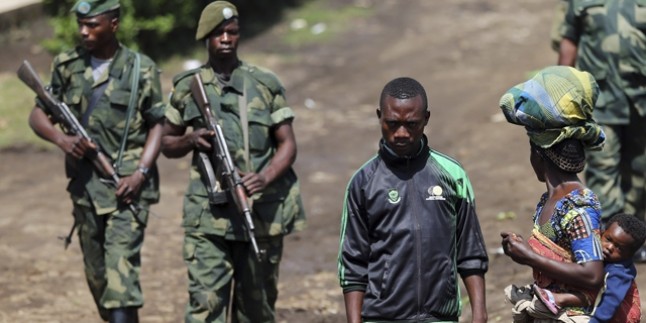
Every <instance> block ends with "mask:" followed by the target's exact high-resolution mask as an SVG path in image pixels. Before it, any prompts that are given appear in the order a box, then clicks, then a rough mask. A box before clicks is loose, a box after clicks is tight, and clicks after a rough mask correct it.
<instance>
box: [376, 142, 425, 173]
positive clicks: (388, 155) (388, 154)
mask: <svg viewBox="0 0 646 323" xmlns="http://www.w3.org/2000/svg"><path fill="white" fill-rule="evenodd" d="M421 142H422V144H421V145H420V148H419V150H418V151H417V153H416V154H415V155H413V156H399V155H397V154H396V153H395V152H393V151H392V150H391V149H390V148H388V146H387V145H386V141H385V140H384V139H383V138H382V139H381V140H380V141H379V156H380V157H381V158H382V159H383V160H384V162H385V163H386V164H388V165H389V166H393V167H398V166H404V167H409V166H412V165H416V164H418V163H423V164H425V163H426V160H427V159H428V156H429V151H430V148H429V147H428V138H426V135H423V136H422V139H421Z"/></svg>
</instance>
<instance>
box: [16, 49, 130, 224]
mask: <svg viewBox="0 0 646 323" xmlns="http://www.w3.org/2000/svg"><path fill="white" fill-rule="evenodd" d="M17 74H18V78H20V80H21V81H23V82H24V83H25V84H26V85H27V86H28V87H29V88H30V89H32V91H34V92H35V93H36V96H38V98H39V99H40V101H41V102H42V103H43V104H44V105H45V106H46V108H47V109H48V110H49V111H50V112H51V113H52V116H53V118H54V119H55V120H56V121H57V122H59V123H60V124H61V125H62V127H63V129H64V131H65V132H66V133H67V134H71V135H78V136H81V137H82V138H85V139H86V140H87V141H90V142H91V141H92V138H90V136H89V135H88V134H87V132H86V131H85V129H84V128H83V126H81V124H80V123H79V121H78V119H76V117H75V116H74V115H73V114H72V112H71V111H70V108H69V107H68V106H67V105H66V104H65V103H64V102H60V101H58V100H57V99H56V98H54V96H52V94H51V93H50V92H49V91H48V90H47V88H45V86H44V85H43V82H42V81H41V80H40V77H39V76H38V74H36V71H34V68H33V67H32V66H31V64H29V62H28V61H23V62H22V64H21V65H20V68H18V72H17ZM87 157H88V158H89V159H90V160H91V161H92V164H93V165H94V167H95V168H96V169H97V170H98V171H99V172H100V173H101V177H103V178H104V179H107V180H106V181H105V182H107V183H108V184H109V185H110V186H112V187H114V188H117V185H118V184H119V175H118V174H117V172H116V171H115V170H114V167H112V163H110V160H109V158H108V157H107V156H106V155H105V154H104V153H103V152H102V151H101V149H100V148H97V150H96V151H95V152H94V153H92V154H90V155H89V156H87ZM128 207H129V208H130V210H131V211H132V212H133V213H135V214H136V213H138V207H137V206H136V205H135V204H133V203H130V204H128ZM72 230H73V229H72Z"/></svg>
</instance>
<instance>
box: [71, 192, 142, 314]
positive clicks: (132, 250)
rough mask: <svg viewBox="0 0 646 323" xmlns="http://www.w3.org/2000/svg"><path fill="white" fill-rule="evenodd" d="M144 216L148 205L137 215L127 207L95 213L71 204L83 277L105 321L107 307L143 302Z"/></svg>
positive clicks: (134, 304) (140, 303)
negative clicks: (82, 265)
mask: <svg viewBox="0 0 646 323" xmlns="http://www.w3.org/2000/svg"><path fill="white" fill-rule="evenodd" d="M147 215H148V208H147V207H146V208H144V209H142V210H140V211H139V213H138V214H137V215H135V214H133V213H132V211H130V210H129V209H127V208H125V209H122V210H117V211H114V212H112V213H109V214H103V215H97V214H96V213H95V212H94V209H93V208H90V207H86V206H81V205H74V218H75V221H76V225H77V230H78V237H79V241H80V244H81V250H82V251H83V263H84V265H85V277H86V279H87V282H88V285H89V287H90V292H91V293H92V296H93V297H94V302H95V303H96V305H97V307H98V309H99V314H100V315H101V318H103V319H104V320H106V321H107V319H108V310H109V309H113V308H121V307H141V306H143V304H144V301H143V295H142V292H141V285H140V282H139V272H140V269H141V247H142V245H143V242H144V229H145V225H146V220H147Z"/></svg>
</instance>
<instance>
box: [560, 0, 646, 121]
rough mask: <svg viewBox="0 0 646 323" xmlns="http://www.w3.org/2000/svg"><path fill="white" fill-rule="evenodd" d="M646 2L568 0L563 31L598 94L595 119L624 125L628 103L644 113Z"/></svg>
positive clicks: (580, 65)
mask: <svg viewBox="0 0 646 323" xmlns="http://www.w3.org/2000/svg"><path fill="white" fill-rule="evenodd" d="M645 32H646V0H571V3H570V6H569V7H568V10H567V13H566V15H565V23H564V24H563V27H562V28H561V34H562V35H563V37H566V38H568V39H570V40H572V41H574V42H575V43H577V44H578V53H577V60H576V62H577V68H579V69H581V70H584V71H588V72H590V73H591V74H592V75H593V76H594V77H595V79H596V80H597V82H598V84H599V87H600V89H601V94H600V95H599V99H598V100H597V104H596V107H595V111H594V114H595V118H596V119H597V121H599V122H602V123H607V124H627V123H628V121H629V116H630V102H632V103H634V104H635V106H636V108H637V111H638V112H639V113H640V114H641V115H642V116H644V115H646V35H645V34H644V33H645Z"/></svg>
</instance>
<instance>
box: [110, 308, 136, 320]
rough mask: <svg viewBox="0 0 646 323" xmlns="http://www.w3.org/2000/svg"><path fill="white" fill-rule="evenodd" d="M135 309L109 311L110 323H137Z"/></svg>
mask: <svg viewBox="0 0 646 323" xmlns="http://www.w3.org/2000/svg"><path fill="white" fill-rule="evenodd" d="M137 310H138V309H137V308H136V307H121V308H113V309H111V310H110V323H139V314H138V313H137Z"/></svg>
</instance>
